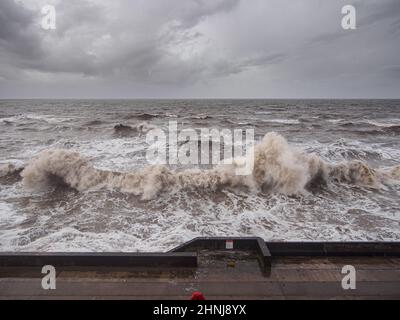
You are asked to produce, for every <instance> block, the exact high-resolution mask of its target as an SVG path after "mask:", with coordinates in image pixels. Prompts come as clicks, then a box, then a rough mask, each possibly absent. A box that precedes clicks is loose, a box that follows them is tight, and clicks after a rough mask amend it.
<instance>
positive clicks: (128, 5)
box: [0, 0, 400, 98]
mask: <svg viewBox="0 0 400 320" xmlns="http://www.w3.org/2000/svg"><path fill="white" fill-rule="evenodd" d="M46 4H50V5H54V7H55V9H56V13H57V20H56V23H57V24H56V30H44V29H43V28H41V20H42V18H43V15H42V14H41V8H42V6H44V5H46ZM347 4H351V5H354V7H355V8H356V13H357V29H356V30H343V28H342V27H341V19H342V16H343V15H342V13H341V8H342V7H343V6H344V5H347ZM399 49H400V0H358V1H356V0H331V1H326V0H296V1H293V0H43V1H42V0H15V1H14V0H0V98H334V97H337V98H400V58H399V57H400V50H399Z"/></svg>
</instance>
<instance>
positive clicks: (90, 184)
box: [21, 132, 400, 200]
mask: <svg viewBox="0 0 400 320" xmlns="http://www.w3.org/2000/svg"><path fill="white" fill-rule="evenodd" d="M245 160H246V159H234V160H233V163H232V164H226V165H225V164H220V165H218V166H216V167H214V168H212V169H208V170H199V169H186V170H181V171H178V170H172V169H169V168H168V167H166V166H162V165H156V166H148V167H145V168H143V169H141V170H137V171H133V172H117V171H106V170H99V169H96V168H95V167H93V165H92V164H91V163H90V161H89V160H88V159H86V158H84V157H82V156H81V155H80V154H79V153H77V152H73V151H70V150H63V149H55V150H45V151H43V152H42V153H40V154H39V155H38V156H37V157H35V158H34V159H32V160H31V161H30V162H29V163H28V165H27V166H26V167H25V169H24V170H23V171H22V172H21V176H22V178H23V183H24V185H25V186H27V187H30V188H44V187H48V186H49V185H52V184H54V183H60V181H61V182H62V183H64V184H66V185H68V186H69V187H71V188H74V189H76V190H78V191H85V190H90V189H99V188H107V189H112V190H119V191H122V192H127V193H132V194H134V195H136V196H140V197H141V198H142V199H143V200H151V199H154V198H155V197H156V196H157V195H159V194H161V193H165V192H169V191H174V190H180V189H193V190H199V191H202V190H204V191H214V190H219V189H223V188H230V189H231V188H232V189H235V188H240V189H246V190H248V191H249V192H262V193H266V192H267V193H269V192H276V193H283V194H299V193H303V192H305V191H306V190H307V189H310V188H313V187H314V188H315V187H319V186H321V185H324V184H327V183H328V182H329V181H334V182H339V183H350V184H357V185H361V186H367V187H372V188H379V187H380V186H381V185H382V183H383V182H384V181H386V180H388V179H398V178H400V166H398V167H395V168H393V169H392V170H391V171H384V170H379V169H377V170H375V169H372V168H370V167H369V166H368V165H367V164H365V163H363V162H361V161H352V162H347V163H342V164H336V165H335V164H329V163H327V162H325V161H324V160H322V159H321V158H320V157H318V156H317V155H315V154H307V153H304V152H302V151H300V150H297V149H294V148H291V147H290V146H289V144H288V143H287V141H286V140H285V139H284V138H283V137H282V136H281V135H279V134H276V133H273V132H271V133H268V134H266V135H265V136H264V138H263V139H262V140H261V142H260V143H258V144H257V145H256V146H255V147H254V168H253V170H252V173H251V174H250V175H247V176H240V175H236V172H237V171H236V169H238V168H240V167H241V166H243V165H244V164H245Z"/></svg>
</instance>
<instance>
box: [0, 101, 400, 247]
mask: <svg viewBox="0 0 400 320" xmlns="http://www.w3.org/2000/svg"><path fill="white" fill-rule="evenodd" d="M170 120H173V121H177V122H178V125H179V126H180V129H182V128H194V129H199V128H217V129H224V128H226V129H237V128H242V129H247V128H253V129H255V134H256V139H257V140H258V141H259V144H258V147H257V148H258V149H257V150H258V152H259V155H260V159H261V158H262V159H261V160H263V159H264V158H265V159H267V160H266V161H264V160H263V161H261V160H260V161H259V164H258V165H256V167H257V170H258V171H257V176H256V174H254V177H253V180H252V182H254V184H255V185H256V188H253V189H252V188H248V185H247V182H243V181H239V182H237V181H236V180H235V181H233V178H232V179H231V177H230V176H229V174H226V173H225V172H224V175H223V177H224V179H225V180H223V179H222V178H221V177H222V174H221V173H220V172H219V171H212V170H213V169H210V168H201V171H200V173H192V172H189V173H187V172H186V171H185V170H184V168H181V167H179V166H178V167H173V168H161V169H160V168H158V169H157V170H153V169H149V164H148V163H147V160H146V158H145V153H146V147H147V143H146V134H145V133H146V131H147V130H149V129H151V128H164V129H165V128H166V127H167V126H168V121H170ZM271 132H275V133H276V134H271ZM265 135H267V136H266V137H265ZM399 138H400V100H0V250H1V251H6V250H7V251H158V250H167V249H170V248H172V247H174V246H176V245H178V244H181V243H182V242H184V241H187V240H189V239H191V238H193V237H196V236H260V237H262V238H264V239H265V240H307V241H316V240H338V241H341V240H374V241H383V240H389V241H390V240H400V182H399V179H400V168H399V165H400V139H399ZM312 154H314V155H312ZM288 158H290V161H289V160H288ZM206 170H211V171H206ZM226 177H228V178H226ZM303 180H304V181H303ZM42 184H46V188H43V187H42V186H41V187H40V188H39V185H42ZM303 187H304V188H303ZM286 190H289V191H290V192H286ZM297 191H299V192H297ZM146 192H147V193H149V194H147V193H146ZM144 194H146V195H148V196H146V197H144V196H143V195H144ZM143 198H146V199H145V200H143Z"/></svg>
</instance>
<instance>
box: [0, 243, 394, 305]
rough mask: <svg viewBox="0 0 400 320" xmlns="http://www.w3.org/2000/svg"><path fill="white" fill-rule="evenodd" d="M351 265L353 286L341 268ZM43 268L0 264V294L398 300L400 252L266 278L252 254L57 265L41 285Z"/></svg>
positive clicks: (305, 261) (301, 263) (278, 270)
mask: <svg viewBox="0 0 400 320" xmlns="http://www.w3.org/2000/svg"><path fill="white" fill-rule="evenodd" d="M348 264H351V265H353V266H354V267H355V268H356V271H357V273H356V290H343V289H342V286H341V281H342V278H343V277H344V275H343V274H341V269H342V267H343V266H344V265H348ZM40 271H41V270H40V268H5V267H2V268H0V299H21V298H22V299H48V298H62V299H82V298H85V299H121V298H122V299H189V297H190V296H191V293H192V292H193V291H197V290H199V291H202V292H203V294H204V295H205V296H206V299H313V298H319V299H320V298H322V299H371V298H378V299H400V258H389V257H357V258H351V257H330V258H327V257H321V258H318V257H314V258H310V257H282V258H274V259H273V262H272V268H271V274H270V275H269V276H267V277H266V276H264V275H263V274H262V273H261V271H260V267H259V263H258V260H257V256H256V255H255V254H252V253H245V252H235V251H229V252H227V251H220V252H219V251H217V252H216V251H213V252H210V251H205V250H204V251H199V267H198V268H197V269H190V268H180V269H173V270H171V269H157V268H151V269H146V270H145V269H138V268H135V269H132V268H131V269H127V268H125V269H124V268H89V267H86V268H76V267H74V268H72V267H68V268H66V267H65V268H57V282H56V290H43V289H42V287H41V277H42V276H43V275H42V274H41V272H40Z"/></svg>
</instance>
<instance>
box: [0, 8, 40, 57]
mask: <svg viewBox="0 0 400 320" xmlns="http://www.w3.org/2000/svg"><path fill="white" fill-rule="evenodd" d="M34 24H35V13H34V12H32V11H30V10H28V9H25V8H24V7H23V6H21V5H19V4H16V3H15V2H14V1H13V0H2V1H1V2H0V47H1V54H2V55H4V54H6V53H8V54H9V55H17V56H19V57H21V58H26V59H30V58H36V57H38V56H40V55H41V54H42V50H41V46H40V38H39V37H38V35H37V34H36V33H35V32H34Z"/></svg>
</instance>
